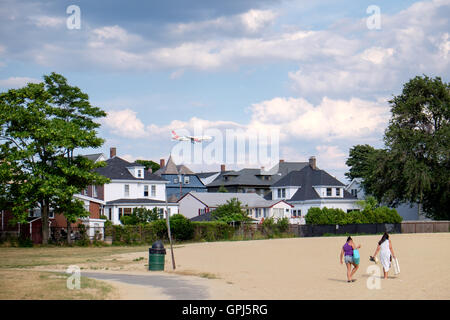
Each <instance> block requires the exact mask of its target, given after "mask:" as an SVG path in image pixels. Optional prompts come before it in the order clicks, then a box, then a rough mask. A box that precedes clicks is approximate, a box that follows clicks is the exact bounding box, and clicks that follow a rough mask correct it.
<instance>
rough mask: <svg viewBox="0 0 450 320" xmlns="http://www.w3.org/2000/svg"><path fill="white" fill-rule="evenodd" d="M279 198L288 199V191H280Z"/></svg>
mask: <svg viewBox="0 0 450 320" xmlns="http://www.w3.org/2000/svg"><path fill="white" fill-rule="evenodd" d="M278 198H286V189H281V188H280V189H278Z"/></svg>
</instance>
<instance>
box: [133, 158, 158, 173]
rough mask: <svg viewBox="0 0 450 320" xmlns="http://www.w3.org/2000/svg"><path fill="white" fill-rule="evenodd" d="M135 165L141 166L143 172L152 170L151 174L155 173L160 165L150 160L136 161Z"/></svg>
mask: <svg viewBox="0 0 450 320" xmlns="http://www.w3.org/2000/svg"><path fill="white" fill-rule="evenodd" d="M136 163H139V164H142V165H143V166H144V167H145V170H148V169H152V172H156V171H158V170H159V168H160V165H159V164H158V163H156V162H154V161H152V160H136Z"/></svg>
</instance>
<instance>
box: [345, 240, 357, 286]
mask: <svg viewBox="0 0 450 320" xmlns="http://www.w3.org/2000/svg"><path fill="white" fill-rule="evenodd" d="M359 248H361V245H358V246H356V245H355V243H354V242H353V239H352V237H348V238H347V242H346V243H345V244H344V246H343V247H342V249H341V256H340V259H341V264H343V263H344V262H343V261H342V257H344V256H345V258H344V261H345V265H346V266H347V282H355V281H356V279H352V277H353V275H354V274H355V272H356V270H358V268H359V265H358V264H356V263H355V261H353V250H354V249H359ZM352 265H353V270H352Z"/></svg>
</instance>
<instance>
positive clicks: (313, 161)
mask: <svg viewBox="0 0 450 320" xmlns="http://www.w3.org/2000/svg"><path fill="white" fill-rule="evenodd" d="M309 166H310V167H311V168H312V169H313V170H316V169H317V166H316V157H314V156H312V157H310V158H309Z"/></svg>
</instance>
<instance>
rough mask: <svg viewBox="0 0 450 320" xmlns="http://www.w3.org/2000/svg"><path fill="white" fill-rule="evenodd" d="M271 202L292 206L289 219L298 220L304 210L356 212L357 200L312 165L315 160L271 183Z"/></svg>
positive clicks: (306, 211) (335, 180)
mask: <svg viewBox="0 0 450 320" xmlns="http://www.w3.org/2000/svg"><path fill="white" fill-rule="evenodd" d="M271 190H272V200H279V199H282V200H286V201H287V202H288V203H289V204H291V205H293V206H294V208H292V212H291V213H292V218H293V219H295V218H298V219H299V223H304V222H303V221H300V220H301V219H302V218H304V217H305V216H306V214H307V213H308V210H309V209H310V208H313V207H317V208H324V207H327V208H338V209H342V210H343V211H344V212H349V211H352V210H359V209H360V207H359V206H358V205H357V201H358V199H357V197H356V196H353V195H351V194H350V193H349V192H347V190H345V185H344V184H343V183H342V182H340V181H338V180H337V179H336V178H334V177H332V176H331V175H330V174H328V173H327V172H326V171H324V170H320V169H319V168H317V166H316V159H315V158H314V157H312V158H310V161H309V164H308V165H307V166H305V167H304V168H303V169H301V170H299V171H291V172H290V173H288V174H287V175H286V176H284V177H282V178H281V179H279V180H278V181H277V182H275V183H274V184H272V186H271Z"/></svg>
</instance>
